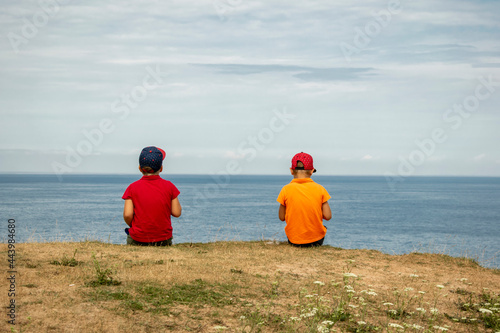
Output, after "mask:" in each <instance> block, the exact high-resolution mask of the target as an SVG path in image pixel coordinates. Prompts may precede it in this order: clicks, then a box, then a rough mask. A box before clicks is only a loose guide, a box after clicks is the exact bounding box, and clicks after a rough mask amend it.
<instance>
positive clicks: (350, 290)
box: [345, 289, 356, 294]
mask: <svg viewBox="0 0 500 333" xmlns="http://www.w3.org/2000/svg"><path fill="white" fill-rule="evenodd" d="M345 292H346V293H352V294H354V293H355V292H356V291H354V290H352V289H347V290H346V291H345Z"/></svg>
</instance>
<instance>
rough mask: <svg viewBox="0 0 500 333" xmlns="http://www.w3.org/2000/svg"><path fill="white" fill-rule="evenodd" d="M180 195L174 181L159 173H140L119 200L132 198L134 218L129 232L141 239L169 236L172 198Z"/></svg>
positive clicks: (133, 236)
mask: <svg viewBox="0 0 500 333" xmlns="http://www.w3.org/2000/svg"><path fill="white" fill-rule="evenodd" d="M179 194H180V192H179V190H178V189H177V187H175V185H174V184H172V183H171V182H169V181H168V180H165V179H163V178H161V177H160V176H159V175H155V176H143V177H142V178H141V179H139V180H138V181H135V182H133V183H132V184H130V185H129V186H128V187H127V189H126V190H125V193H124V194H123V196H122V199H132V202H133V204H134V218H133V219H132V223H131V225H132V226H131V227H130V229H129V234H130V237H132V239H134V240H136V241H138V242H143V243H150V242H160V241H163V240H167V239H169V238H171V237H172V222H171V220H170V216H171V213H172V200H173V199H175V198H177V196H178V195H179Z"/></svg>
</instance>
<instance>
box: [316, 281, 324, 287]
mask: <svg viewBox="0 0 500 333" xmlns="http://www.w3.org/2000/svg"><path fill="white" fill-rule="evenodd" d="M314 284H317V285H320V286H324V285H325V283H324V282H321V281H314Z"/></svg>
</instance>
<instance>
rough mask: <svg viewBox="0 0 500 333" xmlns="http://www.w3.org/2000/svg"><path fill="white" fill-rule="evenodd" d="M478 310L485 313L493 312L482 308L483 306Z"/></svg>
mask: <svg viewBox="0 0 500 333" xmlns="http://www.w3.org/2000/svg"><path fill="white" fill-rule="evenodd" d="M479 311H481V312H482V313H487V314H491V313H493V311H491V310H488V309H483V308H481V309H479Z"/></svg>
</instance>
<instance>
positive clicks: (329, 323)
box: [321, 320, 335, 325]
mask: <svg viewBox="0 0 500 333" xmlns="http://www.w3.org/2000/svg"><path fill="white" fill-rule="evenodd" d="M321 324H323V325H333V324H335V323H334V322H333V321H331V320H325V321H323V322H322V323H321Z"/></svg>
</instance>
